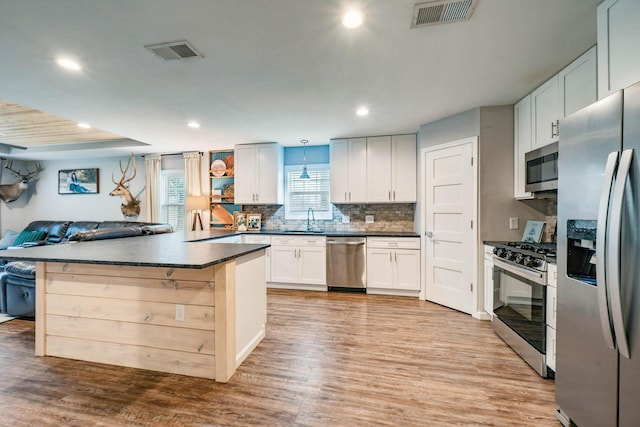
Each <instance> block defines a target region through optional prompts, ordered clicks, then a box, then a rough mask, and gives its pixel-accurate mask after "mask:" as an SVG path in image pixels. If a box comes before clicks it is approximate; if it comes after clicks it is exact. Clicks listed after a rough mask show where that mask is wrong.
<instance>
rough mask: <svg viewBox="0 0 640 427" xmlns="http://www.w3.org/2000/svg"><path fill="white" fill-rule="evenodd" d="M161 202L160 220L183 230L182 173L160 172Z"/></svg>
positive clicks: (177, 229)
mask: <svg viewBox="0 0 640 427" xmlns="http://www.w3.org/2000/svg"><path fill="white" fill-rule="evenodd" d="M162 184H163V185H162V187H163V189H162V190H163V191H162V203H161V205H160V220H161V221H162V222H165V223H168V224H171V226H173V228H174V230H176V231H182V230H184V173H183V171H166V172H165V171H163V172H162Z"/></svg>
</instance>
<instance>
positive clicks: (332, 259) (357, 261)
mask: <svg viewBox="0 0 640 427" xmlns="http://www.w3.org/2000/svg"><path fill="white" fill-rule="evenodd" d="M366 257H367V239H366V238H365V237H327V286H328V288H329V290H330V291H331V290H334V291H337V290H349V291H362V292H365V291H366V289H367V260H366Z"/></svg>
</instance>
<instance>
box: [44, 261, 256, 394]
mask: <svg viewBox="0 0 640 427" xmlns="http://www.w3.org/2000/svg"><path fill="white" fill-rule="evenodd" d="M264 252H265V251H264V250H260V251H258V252H253V253H250V254H248V255H244V256H240V257H237V258H235V259H232V260H229V261H226V262H222V263H219V264H215V265H212V266H210V267H206V268H202V269H193V268H192V269H189V268H166V267H138V266H128V265H105V264H82V263H60V262H45V261H38V262H37V272H36V278H37V279H36V292H37V295H36V346H35V348H36V355H37V356H57V357H64V358H70V359H77V360H84V361H89V362H97V363H107V364H111V365H118V366H126V367H133V368H141V369H149V370H154V371H162V372H169V373H175V374H182V375H189V376H195V377H202V378H209V379H213V380H215V381H219V382H227V381H228V380H229V378H231V376H232V375H233V374H234V372H235V370H236V368H237V367H238V366H239V365H240V364H241V363H242V362H243V361H244V359H246V357H247V356H248V355H249V354H250V353H251V352H252V351H253V349H255V347H256V346H257V345H258V344H259V343H260V341H262V339H263V338H264V336H265V325H266V286H265V274H264Z"/></svg>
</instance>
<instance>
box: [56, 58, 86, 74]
mask: <svg viewBox="0 0 640 427" xmlns="http://www.w3.org/2000/svg"><path fill="white" fill-rule="evenodd" d="M56 62H57V63H58V65H59V66H61V67H62V68H66V69H67V70H73V71H80V70H82V66H80V64H78V63H77V62H76V61H74V60H73V59H71V58H58V59H56Z"/></svg>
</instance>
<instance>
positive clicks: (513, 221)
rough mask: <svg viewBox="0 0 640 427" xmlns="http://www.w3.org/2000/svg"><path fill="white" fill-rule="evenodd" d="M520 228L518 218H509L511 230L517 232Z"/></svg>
mask: <svg viewBox="0 0 640 427" xmlns="http://www.w3.org/2000/svg"><path fill="white" fill-rule="evenodd" d="M518 228H520V225H519V224H518V218H509V230H517V229H518Z"/></svg>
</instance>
